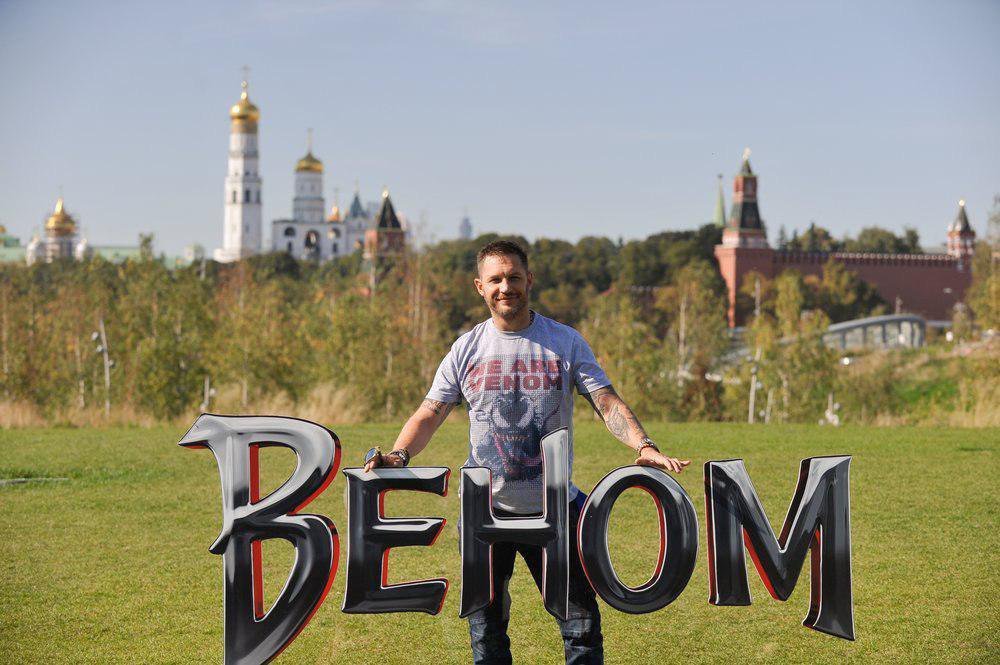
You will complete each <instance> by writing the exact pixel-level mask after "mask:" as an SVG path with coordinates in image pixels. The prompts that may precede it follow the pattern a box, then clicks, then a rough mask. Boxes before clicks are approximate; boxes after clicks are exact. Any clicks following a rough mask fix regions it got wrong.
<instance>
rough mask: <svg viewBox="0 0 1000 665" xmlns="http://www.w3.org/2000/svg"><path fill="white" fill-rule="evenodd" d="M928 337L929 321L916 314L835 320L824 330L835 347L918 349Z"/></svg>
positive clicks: (831, 344)
mask: <svg viewBox="0 0 1000 665" xmlns="http://www.w3.org/2000/svg"><path fill="white" fill-rule="evenodd" d="M926 339H927V321H925V320H924V319H923V318H921V317H919V316H917V315H915V314H888V315H885V316H872V317H869V318H867V319H854V320H853V321H844V322H842V323H835V324H833V325H832V326H830V327H829V328H827V329H826V332H825V333H823V342H824V343H825V344H826V345H827V346H829V347H831V348H834V349H840V350H841V351H847V350H851V349H863V348H867V349H872V348H874V349H894V348H903V347H908V348H913V349H915V348H919V347H921V346H923V345H924V341H925V340H926Z"/></svg>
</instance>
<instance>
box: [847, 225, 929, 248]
mask: <svg viewBox="0 0 1000 665" xmlns="http://www.w3.org/2000/svg"><path fill="white" fill-rule="evenodd" d="M844 251H845V252H871V253H878V254H917V253H920V251H921V250H920V238H919V235H918V233H917V230H916V229H913V228H907V229H905V231H904V235H903V236H897V235H896V234H895V233H893V232H892V231H889V230H887V229H883V228H879V227H877V226H869V227H865V228H863V229H861V231H860V232H859V233H858V237H857V238H853V239H852V238H848V239H847V240H846V241H845V242H844Z"/></svg>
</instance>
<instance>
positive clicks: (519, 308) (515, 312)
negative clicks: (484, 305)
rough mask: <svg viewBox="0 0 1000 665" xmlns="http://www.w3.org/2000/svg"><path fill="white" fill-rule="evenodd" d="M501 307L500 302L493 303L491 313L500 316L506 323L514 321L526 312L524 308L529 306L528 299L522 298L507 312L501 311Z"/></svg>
mask: <svg viewBox="0 0 1000 665" xmlns="http://www.w3.org/2000/svg"><path fill="white" fill-rule="evenodd" d="M499 305H500V303H499V302H497V303H493V302H491V303H490V311H491V312H493V313H494V314H496V315H497V316H499V317H500V318H501V319H503V320H504V321H513V320H514V319H516V318H517V317H518V316H519V315H520V314H521V312H523V311H524V308H525V307H527V306H528V299H527V297H525V296H521V297H520V298H518V299H517V301H516V302H515V303H514V304H513V305H511V306H510V308H509V309H507V310H501V309H500V308H499Z"/></svg>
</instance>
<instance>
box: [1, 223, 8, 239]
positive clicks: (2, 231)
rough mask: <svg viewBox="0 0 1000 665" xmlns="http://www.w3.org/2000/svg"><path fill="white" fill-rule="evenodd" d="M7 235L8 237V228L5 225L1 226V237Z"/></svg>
mask: <svg viewBox="0 0 1000 665" xmlns="http://www.w3.org/2000/svg"><path fill="white" fill-rule="evenodd" d="M5 235H7V227H6V226H4V225H3V224H0V236H5Z"/></svg>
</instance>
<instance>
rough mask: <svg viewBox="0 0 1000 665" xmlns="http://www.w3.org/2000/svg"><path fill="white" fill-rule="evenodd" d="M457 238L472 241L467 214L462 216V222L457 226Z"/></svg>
mask: <svg viewBox="0 0 1000 665" xmlns="http://www.w3.org/2000/svg"><path fill="white" fill-rule="evenodd" d="M458 237H459V238H460V239H462V240H472V222H471V221H470V220H469V213H468V212H466V213H465V214H464V215H463V216H462V221H461V222H459V224H458Z"/></svg>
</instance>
